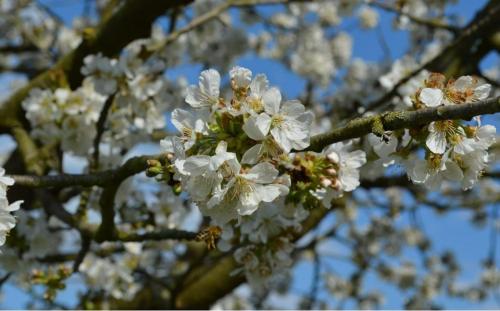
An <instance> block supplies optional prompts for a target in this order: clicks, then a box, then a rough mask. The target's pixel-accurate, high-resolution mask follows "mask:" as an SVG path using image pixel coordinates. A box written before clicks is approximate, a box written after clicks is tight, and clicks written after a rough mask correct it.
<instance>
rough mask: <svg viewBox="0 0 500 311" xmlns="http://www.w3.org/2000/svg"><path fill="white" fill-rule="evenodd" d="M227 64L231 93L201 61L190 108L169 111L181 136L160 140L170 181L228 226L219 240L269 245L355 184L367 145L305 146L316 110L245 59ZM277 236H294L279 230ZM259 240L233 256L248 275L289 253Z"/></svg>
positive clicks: (227, 244)
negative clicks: (284, 92)
mask: <svg viewBox="0 0 500 311" xmlns="http://www.w3.org/2000/svg"><path fill="white" fill-rule="evenodd" d="M229 74H230V80H229V87H230V89H231V97H230V98H224V97H223V96H222V95H221V91H220V89H221V77H220V75H219V73H218V72H217V71H216V70H213V69H209V70H205V71H203V72H202V73H201V75H200V79H199V84H198V85H192V86H190V87H189V88H188V91H187V94H186V98H185V100H186V102H187V103H188V104H189V105H190V106H191V108H192V111H188V110H184V109H182V108H177V109H175V110H174V111H173V112H172V116H171V121H172V124H173V125H174V127H175V128H176V129H177V130H178V131H179V133H180V136H171V137H167V138H166V139H164V140H162V141H161V145H162V148H163V150H164V151H165V152H167V153H168V154H169V158H170V163H172V164H171V166H170V168H169V170H170V171H171V173H172V174H173V180H169V182H170V183H172V182H173V183H174V184H175V183H178V186H179V187H180V189H182V191H185V192H187V193H188V194H189V195H190V198H191V200H192V201H193V202H195V203H196V205H197V206H198V208H199V209H200V211H201V213H202V214H203V215H204V216H208V217H210V219H211V222H212V225H217V226H220V227H222V229H223V230H222V236H221V238H220V240H219V243H218V247H219V248H220V249H221V250H229V249H231V247H232V246H233V245H234V243H243V242H245V241H249V242H251V243H255V244H261V245H266V244H268V243H269V242H270V241H271V240H272V239H273V238H275V237H277V236H278V235H280V234H281V233H283V232H284V230H285V229H286V228H290V229H296V230H299V229H300V223H301V221H302V220H303V219H305V217H307V215H308V213H309V212H308V209H310V208H311V207H312V206H316V205H318V204H321V202H322V203H323V204H324V205H325V206H326V207H330V201H331V200H332V199H333V198H335V197H339V196H341V195H342V194H343V193H344V192H349V191H353V190H354V189H355V188H356V187H357V186H358V185H359V168H360V167H361V166H362V165H363V164H364V163H365V162H366V158H365V154H364V152H363V151H360V150H358V151H351V149H352V146H351V144H350V143H347V144H344V143H338V144H334V145H331V146H329V147H327V148H326V149H325V150H324V151H323V152H322V153H314V152H306V153H301V152H300V151H301V150H304V149H306V148H307V147H308V146H309V143H310V138H311V129H312V123H313V114H312V112H310V111H307V110H306V109H305V107H304V105H303V104H302V103H300V102H299V101H297V100H283V99H282V96H281V93H280V91H279V89H278V88H276V87H272V86H269V82H268V80H267V77H266V76H265V75H263V74H258V75H256V76H255V77H253V75H252V72H251V71H250V70H249V69H247V68H243V67H234V68H232V69H231V70H230V73H229ZM298 182H300V183H298ZM298 184H300V186H297V185H298ZM174 187H175V185H174ZM296 199H298V200H296ZM312 202H317V203H312ZM236 221H237V222H236ZM280 241H281V243H278V245H281V246H283V245H288V243H289V242H286V241H289V240H288V238H286V237H283V236H282V237H281V238H280ZM271 244H273V243H271ZM266 248H267V246H266ZM257 249H258V247H253V248H248V249H246V251H245V254H246V255H245V256H243V255H242V256H240V255H241V252H242V251H240V252H239V253H238V254H240V255H238V258H240V257H241V258H243V257H245V258H246V257H248V256H251V257H252V258H253V257H255V258H254V259H252V260H251V261H247V260H243V259H241V258H240V259H238V258H237V260H238V261H239V262H243V261H244V262H245V263H244V267H246V273H247V275H248V274H253V273H257V272H258V273H260V274H259V275H260V277H253V278H250V277H249V279H251V280H255V281H256V282H257V280H260V281H262V280H263V279H265V280H266V281H267V280H269V279H270V278H269V276H271V275H274V276H277V275H281V274H282V273H281V272H279V269H277V268H276V269H274V268H273V267H275V266H276V267H277V266H278V265H275V264H272V262H274V261H275V260H278V261H280V262H281V263H284V262H286V261H285V260H283V258H281V257H283V255H276V256H278V257H276V258H275V257H274V255H272V254H285V253H286V254H289V253H290V252H289V251H284V252H281V251H278V249H281V248H275V249H273V250H272V251H271V250H269V252H270V253H268V254H269V255H263V253H267V252H262V251H257ZM285 249H288V248H286V247H285ZM250 254H251V255H250ZM257 254H259V255H257ZM272 258H275V259H272ZM281 266H282V265H281ZM264 272H265V273H264ZM264 275H265V276H267V277H266V278H263V277H262V276H264Z"/></svg>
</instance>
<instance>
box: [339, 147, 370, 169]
mask: <svg viewBox="0 0 500 311" xmlns="http://www.w3.org/2000/svg"><path fill="white" fill-rule="evenodd" d="M342 161H343V163H344V164H345V165H346V166H348V167H352V168H360V167H361V166H363V165H364V164H365V163H366V153H365V152H364V151H362V150H356V151H353V152H349V153H348V154H347V155H345V156H344V157H343V159H342Z"/></svg>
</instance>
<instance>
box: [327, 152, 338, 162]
mask: <svg viewBox="0 0 500 311" xmlns="http://www.w3.org/2000/svg"><path fill="white" fill-rule="evenodd" d="M326 157H327V158H328V160H330V162H332V163H333V164H338V163H339V161H340V157H339V155H338V154H337V153H336V152H330V153H329V154H327V155H326Z"/></svg>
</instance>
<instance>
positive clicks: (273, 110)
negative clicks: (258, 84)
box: [262, 87, 281, 115]
mask: <svg viewBox="0 0 500 311" xmlns="http://www.w3.org/2000/svg"><path fill="white" fill-rule="evenodd" d="M262 101H263V102H264V108H265V111H266V112H267V113H268V114H270V115H275V114H277V113H278V112H279V110H280V104H281V93H280V91H279V90H278V89H277V88H275V87H272V88H270V89H269V90H267V91H266V92H265V93H264V95H263V96H262Z"/></svg>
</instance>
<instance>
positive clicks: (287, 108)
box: [281, 100, 306, 117]
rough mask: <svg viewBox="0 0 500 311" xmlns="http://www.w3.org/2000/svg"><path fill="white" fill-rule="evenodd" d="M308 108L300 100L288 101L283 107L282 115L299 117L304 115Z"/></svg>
mask: <svg viewBox="0 0 500 311" xmlns="http://www.w3.org/2000/svg"><path fill="white" fill-rule="evenodd" d="M305 110H306V108H305V107H304V105H302V104H301V103H300V101H298V100H287V101H286V102H284V103H283V105H282V107H281V114H283V115H287V116H290V117H298V116H300V115H301V114H302V113H304V112H305Z"/></svg>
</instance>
